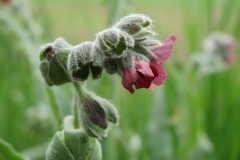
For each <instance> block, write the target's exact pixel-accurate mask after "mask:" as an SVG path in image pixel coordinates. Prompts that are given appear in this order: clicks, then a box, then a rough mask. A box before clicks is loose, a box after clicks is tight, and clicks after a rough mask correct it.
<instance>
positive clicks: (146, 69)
mask: <svg viewBox="0 0 240 160" xmlns="http://www.w3.org/2000/svg"><path fill="white" fill-rule="evenodd" d="M175 40H176V36H175V35H170V36H169V37H168V38H167V39H166V40H165V41H164V42H163V43H162V44H158V43H156V44H158V45H157V46H149V47H147V49H149V50H150V54H152V55H153V56H154V57H155V58H154V59H152V60H151V61H150V62H149V63H147V62H145V61H141V60H140V61H139V60H136V61H135V65H134V66H133V67H131V68H125V69H123V76H122V85H123V86H124V87H125V88H126V89H127V90H129V92H130V93H134V89H133V85H134V86H135V87H136V89H139V88H147V89H150V90H152V89H153V87H154V85H156V86H161V85H162V84H163V83H164V81H165V79H166V72H165V70H164V68H163V67H162V63H163V62H164V61H166V60H167V59H168V58H169V57H170V56H171V54H172V51H173V42H174V41H175ZM146 43H147V42H146ZM140 54H141V53H140Z"/></svg>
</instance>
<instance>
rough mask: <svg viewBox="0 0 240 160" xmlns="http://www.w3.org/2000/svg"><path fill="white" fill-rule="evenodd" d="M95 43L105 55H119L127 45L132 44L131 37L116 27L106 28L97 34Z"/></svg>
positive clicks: (131, 45) (130, 45)
mask: <svg viewBox="0 0 240 160" xmlns="http://www.w3.org/2000/svg"><path fill="white" fill-rule="evenodd" d="M95 44H96V45H97V47H98V48H99V50H100V51H101V52H102V53H104V55H105V56H106V57H109V58H117V57H120V56H121V55H122V54H123V53H124V51H126V50H127V49H128V47H133V46H134V40H133V38H132V37H131V36H130V35H129V34H127V33H126V32H122V31H120V30H119V29H117V28H110V29H106V30H104V31H102V32H100V33H98V34H97V37H96V41H95Z"/></svg>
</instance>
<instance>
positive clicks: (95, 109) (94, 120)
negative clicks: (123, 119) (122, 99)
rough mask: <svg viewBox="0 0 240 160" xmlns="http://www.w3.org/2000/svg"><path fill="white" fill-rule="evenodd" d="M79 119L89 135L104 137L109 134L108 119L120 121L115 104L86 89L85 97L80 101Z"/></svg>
mask: <svg viewBox="0 0 240 160" xmlns="http://www.w3.org/2000/svg"><path fill="white" fill-rule="evenodd" d="M79 108H80V109H79V118H80V119H79V120H80V123H81V124H82V126H83V128H84V129H85V131H86V132H87V133H88V134H89V136H92V137H96V138H100V139H101V138H103V137H106V136H107V133H106V129H107V127H108V121H109V122H112V123H113V124H117V122H118V118H119V116H118V114H117V111H116V110H115V108H114V106H113V105H112V104H111V103H110V102H108V101H107V100H105V99H102V98H100V97H98V96H96V95H95V94H94V93H90V92H89V91H87V90H85V95H84V97H82V98H81V102H80V101H79Z"/></svg>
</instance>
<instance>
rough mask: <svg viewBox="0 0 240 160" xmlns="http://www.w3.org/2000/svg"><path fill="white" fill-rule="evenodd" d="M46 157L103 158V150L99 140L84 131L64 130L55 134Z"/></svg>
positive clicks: (61, 159)
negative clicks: (91, 137)
mask: <svg viewBox="0 0 240 160" xmlns="http://www.w3.org/2000/svg"><path fill="white" fill-rule="evenodd" d="M91 141H93V142H91ZM46 159H47V160H85V159H88V160H101V159H102V151H101V146H100V144H99V142H98V140H97V139H93V140H91V139H90V138H89V137H88V135H87V134H86V133H85V132H84V131H82V130H80V129H77V130H64V131H61V132H57V133H56V134H55V135H54V137H53V139H52V142H51V143H50V146H49V147H48V149H47V153H46Z"/></svg>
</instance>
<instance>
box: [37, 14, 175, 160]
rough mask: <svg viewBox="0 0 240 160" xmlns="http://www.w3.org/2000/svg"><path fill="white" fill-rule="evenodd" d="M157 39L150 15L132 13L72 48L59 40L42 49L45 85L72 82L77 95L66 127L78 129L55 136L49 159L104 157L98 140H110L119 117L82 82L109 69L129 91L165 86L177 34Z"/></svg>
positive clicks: (113, 109)
mask: <svg viewBox="0 0 240 160" xmlns="http://www.w3.org/2000/svg"><path fill="white" fill-rule="evenodd" d="M156 35H157V34H156V33H155V32H154V31H153V29H152V20H151V19H150V18H149V17H147V16H145V15H142V14H131V15H128V16H126V17H124V18H122V19H121V20H120V21H119V22H117V23H116V24H115V25H113V26H112V27H111V28H108V29H106V30H103V31H102V32H99V33H98V34H97V35H96V39H95V40H94V41H93V42H90V41H88V42H83V43H81V44H78V45H76V46H72V45H70V44H68V43H67V42H66V41H65V40H64V39H63V38H58V39H56V40H55V41H54V42H52V43H49V44H46V45H45V46H43V48H42V51H41V53H40V60H41V64H40V70H41V72H42V76H43V78H44V79H45V81H46V83H47V84H48V85H49V86H53V85H62V84H64V83H73V86H74V88H75V91H76V92H74V96H75V98H74V100H75V102H74V108H75V109H74V110H73V111H74V113H73V118H72V121H70V122H68V123H65V124H69V123H70V124H69V126H75V127H66V125H64V126H65V127H64V128H63V131H61V132H57V133H56V134H55V136H54V138H53V140H52V142H51V143H50V146H49V149H48V151H47V159H48V160H57V159H58V160H59V159H69V160H70V159H79V160H81V159H94V160H95V159H101V147H100V145H99V143H98V140H97V139H102V138H105V137H106V136H107V132H106V129H107V128H108V126H109V122H111V123H113V124H118V119H119V116H118V114H117V111H116V109H115V108H114V106H113V105H112V104H111V103H110V102H108V101H107V100H105V99H103V98H101V97H99V96H97V95H96V94H95V93H93V92H90V91H88V90H87V88H86V87H83V85H82V82H83V81H85V80H87V79H88V77H89V74H91V75H92V79H98V78H100V77H101V74H102V70H106V72H107V73H109V74H114V73H117V74H119V76H120V77H122V85H123V87H124V88H126V89H127V90H128V91H129V92H130V93H134V89H133V85H134V86H135V87H136V89H140V88H147V89H153V87H154V85H156V86H160V85H162V84H163V83H164V81H165V79H166V72H165V70H164V68H163V67H162V63H163V62H164V61H166V60H167V59H168V58H169V57H170V56H171V54H172V51H173V42H174V41H175V40H176V36H175V35H170V36H169V37H168V38H167V39H166V40H165V41H163V42H160V41H159V40H157V39H156ZM116 85H117V84H116ZM74 120H78V122H77V123H76V121H74ZM79 124H80V125H79ZM80 127H81V129H80Z"/></svg>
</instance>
